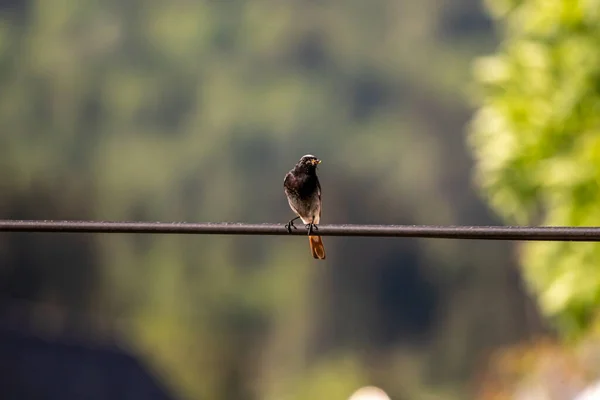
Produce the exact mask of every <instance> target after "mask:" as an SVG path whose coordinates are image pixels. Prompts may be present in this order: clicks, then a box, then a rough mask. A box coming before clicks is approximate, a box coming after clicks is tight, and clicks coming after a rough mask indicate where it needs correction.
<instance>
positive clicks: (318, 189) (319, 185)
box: [315, 178, 323, 224]
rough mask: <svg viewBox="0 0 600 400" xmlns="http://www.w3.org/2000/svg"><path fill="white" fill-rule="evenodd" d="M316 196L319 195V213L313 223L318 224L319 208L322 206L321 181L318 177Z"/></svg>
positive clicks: (319, 219)
mask: <svg viewBox="0 0 600 400" xmlns="http://www.w3.org/2000/svg"><path fill="white" fill-rule="evenodd" d="M317 196H318V197H319V215H318V217H317V221H315V224H318V223H319V222H320V221H321V209H322V208H323V207H322V204H323V203H322V202H321V183H319V178H317Z"/></svg>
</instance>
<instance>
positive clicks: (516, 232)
mask: <svg viewBox="0 0 600 400" xmlns="http://www.w3.org/2000/svg"><path fill="white" fill-rule="evenodd" d="M0 232H62V233H69V232H70V233H155V234H156V233H161V234H169V233H170V234H205V235H219V234H221V235H282V236H285V235H306V234H307V230H306V228H305V227H304V226H303V225H301V224H299V225H297V229H292V232H291V233H288V231H287V229H286V228H285V227H284V224H283V223H281V224H240V223H185V222H111V221H48V220H43V221H34V220H0ZM316 232H317V233H318V234H319V235H321V236H370V237H413V238H445V239H483V240H538V241H586V242H597V241H600V227H532V226H430V225H319V227H318V230H317V231H316Z"/></svg>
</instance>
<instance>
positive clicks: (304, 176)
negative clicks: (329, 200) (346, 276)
mask: <svg viewBox="0 0 600 400" xmlns="http://www.w3.org/2000/svg"><path fill="white" fill-rule="evenodd" d="M320 163H321V160H319V159H318V158H317V157H315V156H313V155H310V154H307V155H305V156H302V158H301V159H300V161H298V164H296V166H295V167H294V169H292V170H291V171H290V172H288V173H287V174H286V176H285V179H284V180H283V188H284V191H285V195H286V197H287V200H288V203H289V204H290V208H291V209H292V211H294V212H295V213H296V215H297V217H296V218H292V219H291V220H290V221H289V222H288V223H287V224H286V228H287V229H288V231H289V232H291V231H292V228H294V229H296V227H295V226H294V221H295V220H297V219H301V220H302V222H304V224H305V225H306V227H307V228H308V242H309V244H310V251H311V252H312V255H313V257H314V258H316V259H319V260H324V259H325V247H324V246H323V241H322V240H321V236H314V235H312V233H313V230H317V229H318V228H317V226H316V225H317V224H318V223H319V221H320V220H321V184H320V183H319V178H317V165H319V164H320Z"/></svg>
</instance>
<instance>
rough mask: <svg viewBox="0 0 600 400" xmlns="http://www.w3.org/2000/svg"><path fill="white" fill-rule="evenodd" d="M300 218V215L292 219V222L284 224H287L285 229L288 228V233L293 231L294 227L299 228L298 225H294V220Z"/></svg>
mask: <svg viewBox="0 0 600 400" xmlns="http://www.w3.org/2000/svg"><path fill="white" fill-rule="evenodd" d="M298 218H299V217H296V218H293V219H290V222H288V223H287V224H285V225H284V226H285V229H287V231H288V233H292V228H294V229H298V228H297V227H296V225H294V221H295V220H297V219H298Z"/></svg>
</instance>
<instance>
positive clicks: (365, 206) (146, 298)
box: [0, 0, 541, 399]
mask: <svg viewBox="0 0 600 400" xmlns="http://www.w3.org/2000/svg"><path fill="white" fill-rule="evenodd" d="M494 45H495V39H494V35H493V32H492V28H491V25H490V22H489V21H488V20H487V19H486V17H485V16H484V14H483V11H482V10H481V5H480V3H479V1H477V0H460V1H456V0H454V1H450V0H435V1H434V0H422V1H419V2H416V1H404V2H396V1H392V0H372V1H370V2H368V3H367V2H364V1H354V0H351V1H347V2H345V3H344V5H343V6H342V5H341V3H339V2H334V1H298V0H294V1H287V2H280V1H275V0H258V1H241V0H229V1H191V0H173V1H170V2H164V1H156V0H146V1H140V0H124V1H107V0H105V1H102V2H100V1H93V0H78V1H64V2H49V1H43V0H30V1H18V0H4V1H0V87H1V88H2V90H0V126H2V136H1V137H0V143H1V145H0V166H1V168H2V169H1V171H2V175H1V179H0V191H1V193H2V195H1V196H0V218H39V219H98V220H151V221H154V220H163V221H237V222H281V223H282V224H283V223H285V222H287V220H288V219H289V218H290V217H291V212H290V210H289V209H288V206H287V202H286V201H285V198H284V195H283V188H282V182H283V176H284V174H285V173H286V172H287V171H288V170H289V169H290V168H291V167H292V166H293V165H294V164H295V163H296V161H297V160H298V158H299V157H300V156H302V155H303V154H306V153H312V154H315V155H317V156H318V157H320V158H322V159H323V164H321V165H322V167H321V168H320V177H321V182H322V185H323V197H324V214H323V221H324V223H401V224H490V223H498V221H496V220H494V219H493V218H492V217H491V215H490V213H489V212H488V211H487V209H486V207H485V206H484V205H483V203H482V202H481V201H480V199H479V197H478V196H477V195H476V194H475V192H474V190H473V189H472V187H471V186H472V185H471V173H470V168H471V159H470V158H469V156H468V154H467V150H466V148H465V144H464V127H465V124H466V122H467V121H468V118H469V115H470V112H471V110H469V108H468V106H467V104H466V102H465V97H466V96H465V95H466V93H467V92H468V83H467V82H469V81H470V77H469V73H470V64H471V62H472V60H473V58H474V57H475V56H477V55H479V54H483V53H485V52H489V51H491V49H493V47H494ZM324 242H325V246H326V247H327V254H328V259H327V261H326V262H325V263H317V262H314V261H313V259H312V258H311V257H310V253H309V251H308V243H306V240H305V239H299V238H283V237H218V236H206V237H204V236H202V237H200V236H197V237H187V236H186V237H175V236H171V237H165V236H158V235H157V236H150V235H144V236H143V235H128V236H126V235H47V234H10V235H7V234H4V235H1V236H0V294H1V297H0V299H1V302H2V307H3V309H6V310H7V311H6V312H5V314H6V315H11V316H13V317H14V315H15V313H17V314H19V315H22V317H19V321H21V322H20V323H22V324H25V325H26V326H27V327H28V329H32V330H34V331H35V332H37V333H38V334H40V335H57V334H62V333H64V332H69V333H70V334H76V335H79V336H83V337H85V338H87V339H89V340H91V339H93V340H99V341H102V340H114V339H115V338H118V340H119V341H120V342H121V343H122V344H123V345H124V346H126V347H128V348H130V349H131V350H132V351H133V352H135V353H136V354H138V355H139V356H140V358H141V359H142V361H143V363H144V364H146V365H147V366H148V367H149V368H151V369H152V370H153V371H154V373H155V374H156V375H157V376H158V377H159V378H160V379H161V381H162V382H164V383H165V384H166V385H167V387H168V388H169V389H170V391H171V392H172V393H173V394H174V396H176V398H181V399H198V398H207V399H314V398H331V399H334V398H336V399H337V398H339V399H342V398H346V397H348V396H349V395H350V394H351V393H352V392H353V391H354V390H355V389H356V388H358V387H359V386H360V385H363V384H376V385H378V386H381V387H383V388H384V389H385V390H386V392H388V393H389V394H390V396H391V397H392V398H393V399H401V398H417V397H418V398H421V399H429V398H436V397H435V395H441V396H443V398H446V399H447V398H464V396H465V395H466V394H468V393H470V388H471V383H472V381H473V379H474V378H473V377H474V376H475V375H474V372H475V371H476V369H477V367H479V366H481V365H482V364H483V363H484V362H485V360H486V356H487V355H488V354H489V353H490V352H491V351H492V350H493V349H494V348H496V347H497V346H499V345H504V344H509V343H514V342H516V341H517V340H519V339H522V338H526V337H528V336H529V334H531V333H532V332H536V331H538V330H540V329H541V327H540V326H539V323H538V322H537V313H536V311H535V309H534V308H532V307H531V306H530V304H529V301H528V299H527V297H526V296H525V294H524V290H523V287H522V285H521V282H520V278H519V275H518V273H517V270H516V269H515V268H516V264H515V257H514V255H513V250H512V247H511V245H510V244H508V243H493V242H476V241H442V240H439V241H434V240H427V241H425V240H408V239H394V240H391V239H363V238H351V239H346V238H325V240H324ZM14 310H18V311H14ZM23 321H25V322H23ZM453 396H454V397H453Z"/></svg>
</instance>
